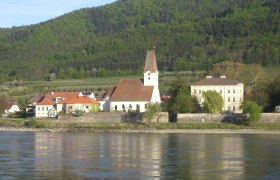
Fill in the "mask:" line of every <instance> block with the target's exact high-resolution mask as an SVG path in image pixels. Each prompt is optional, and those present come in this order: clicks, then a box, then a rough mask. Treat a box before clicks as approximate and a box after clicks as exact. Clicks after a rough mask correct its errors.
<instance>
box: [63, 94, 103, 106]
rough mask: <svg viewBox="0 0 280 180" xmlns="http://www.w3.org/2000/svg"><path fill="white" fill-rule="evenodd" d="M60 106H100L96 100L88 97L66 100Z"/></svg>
mask: <svg viewBox="0 0 280 180" xmlns="http://www.w3.org/2000/svg"><path fill="white" fill-rule="evenodd" d="M58 104H99V103H98V102H97V101H96V100H95V99H92V98H90V97H88V96H77V97H73V98H67V99H64V100H62V101H60V102H58Z"/></svg>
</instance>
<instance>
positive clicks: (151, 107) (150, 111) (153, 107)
mask: <svg viewBox="0 0 280 180" xmlns="http://www.w3.org/2000/svg"><path fill="white" fill-rule="evenodd" d="M158 112H160V105H159V104H157V103H156V104H154V103H149V104H148V106H147V108H146V111H145V114H144V117H145V119H146V120H147V121H148V122H151V120H152V119H153V118H154V117H155V116H156V114H157V113H158Z"/></svg>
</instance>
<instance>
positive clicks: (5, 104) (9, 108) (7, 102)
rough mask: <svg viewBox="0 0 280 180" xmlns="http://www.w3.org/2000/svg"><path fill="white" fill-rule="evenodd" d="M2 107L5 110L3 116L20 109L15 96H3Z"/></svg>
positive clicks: (0, 100)
mask: <svg viewBox="0 0 280 180" xmlns="http://www.w3.org/2000/svg"><path fill="white" fill-rule="evenodd" d="M0 103H1V105H0V108H1V109H2V110H3V112H4V113H3V114H2V116H3V117H8V116H9V115H10V114H13V113H16V112H19V111H20V108H19V106H18V105H17V101H16V99H14V98H1V99H0Z"/></svg>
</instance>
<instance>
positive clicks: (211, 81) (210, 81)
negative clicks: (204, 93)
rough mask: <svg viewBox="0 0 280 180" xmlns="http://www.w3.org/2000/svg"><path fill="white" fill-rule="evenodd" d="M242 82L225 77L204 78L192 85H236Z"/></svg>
mask: <svg viewBox="0 0 280 180" xmlns="http://www.w3.org/2000/svg"><path fill="white" fill-rule="evenodd" d="M237 84H242V82H240V81H237V80H230V79H227V78H205V79H202V80H200V81H198V82H196V83H194V84H192V86H209V85H210V86H217V85H237Z"/></svg>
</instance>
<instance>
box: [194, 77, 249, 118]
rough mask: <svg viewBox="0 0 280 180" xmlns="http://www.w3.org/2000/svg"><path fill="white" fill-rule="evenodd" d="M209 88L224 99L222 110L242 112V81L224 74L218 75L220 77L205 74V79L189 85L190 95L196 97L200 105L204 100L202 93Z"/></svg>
mask: <svg viewBox="0 0 280 180" xmlns="http://www.w3.org/2000/svg"><path fill="white" fill-rule="evenodd" d="M210 90H211V91H216V92H218V93H220V94H221V96H222V97H223V100H224V107H223V110H224V111H226V112H234V113H240V112H242V111H241V109H240V106H241V104H242V102H243V99H244V85H243V83H242V82H240V81H237V80H230V79H227V78H226V76H220V78H213V77H212V76H207V77H206V78H205V79H203V80H201V81H198V82H196V83H194V84H192V85H191V95H193V96H196V97H197V100H198V102H199V104H200V105H201V106H202V104H203V101H204V99H203V95H202V93H203V92H205V91H210Z"/></svg>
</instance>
